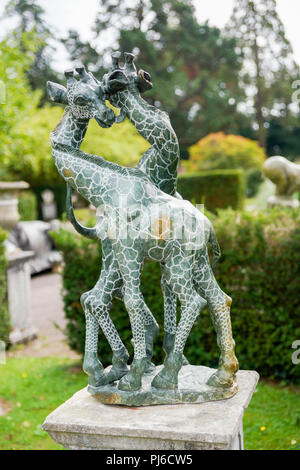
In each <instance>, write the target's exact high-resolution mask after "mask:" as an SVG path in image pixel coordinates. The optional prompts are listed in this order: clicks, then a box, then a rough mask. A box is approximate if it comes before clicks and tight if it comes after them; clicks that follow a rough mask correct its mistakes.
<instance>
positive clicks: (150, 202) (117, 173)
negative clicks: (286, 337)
mask: <svg viewBox="0 0 300 470" xmlns="http://www.w3.org/2000/svg"><path fill="white" fill-rule="evenodd" d="M124 57H125V62H124V66H123V67H121V66H120V63H119V62H120V54H119V53H115V54H113V56H112V64H113V65H112V70H111V71H110V72H109V73H108V74H106V75H104V77H103V79H102V81H101V82H99V81H98V80H97V79H95V77H94V76H93V75H92V74H91V73H88V72H87V71H86V70H85V68H84V67H83V66H80V67H77V68H76V72H77V74H78V78H76V76H74V71H73V70H69V71H66V72H65V76H66V80H67V87H66V88H65V87H63V86H62V85H59V84H56V83H53V82H48V84H47V87H48V93H49V96H50V99H51V100H52V101H54V102H58V103H63V104H65V105H67V106H66V108H65V112H64V114H63V117H62V119H61V121H60V122H59V124H58V125H57V127H56V128H55V130H53V132H52V133H51V143H52V154H53V158H54V162H55V165H56V167H57V169H58V171H59V173H60V174H61V176H62V177H63V178H64V179H65V181H66V183H67V214H68V217H69V219H70V221H71V222H72V224H73V226H74V227H75V229H76V230H77V231H78V232H79V233H81V234H82V235H84V236H86V237H90V238H95V239H98V240H100V241H101V244H102V269H101V274H100V277H99V280H98V281H97V283H96V285H95V287H94V288H93V289H92V290H90V291H89V292H86V293H84V294H83V295H82V297H81V303H82V306H83V309H84V312H85V316H86V343H85V355H84V364H83V368H84V370H85V372H86V373H87V374H88V376H89V387H90V389H92V390H97V389H99V387H102V386H105V385H107V384H111V383H113V382H115V381H119V382H118V389H119V390H122V391H134V392H135V391H138V390H140V388H141V385H142V377H143V374H144V373H147V372H149V371H151V370H153V364H152V363H151V358H152V350H153V344H154V340H155V338H156V336H157V334H158V324H157V322H156V320H155V318H154V317H153V315H152V313H151V311H150V310H149V308H148V306H147V305H146V303H145V301H144V298H143V295H142V293H141V287H140V278H141V272H142V268H143V263H144V261H145V260H147V259H150V260H152V261H155V262H159V263H160V265H161V270H162V280H161V286H162V292H163V296H164V350H165V352H166V359H165V361H164V366H163V368H162V369H161V371H160V372H159V373H158V374H157V375H156V376H155V377H154V379H153V381H152V386H153V387H156V388H157V389H164V390H168V389H169V390H171V389H173V390H174V389H176V388H177V387H178V374H179V371H180V369H181V367H182V366H183V365H184V364H185V363H187V361H186V359H185V357H184V354H183V352H184V346H185V343H186V340H187V338H188V335H189V333H190V331H191V328H192V326H193V324H194V322H195V320H196V318H197V317H198V315H199V313H200V311H201V310H202V309H203V308H204V307H205V306H206V305H208V308H209V311H210V314H211V318H212V322H213V324H214V327H215V330H216V333H217V341H218V345H219V348H220V351H221V355H220V360H219V367H218V370H217V371H216V372H215V373H214V374H213V375H212V376H211V377H210V378H209V380H208V384H209V385H211V386H214V387H231V386H232V384H233V380H234V377H235V374H236V372H237V370H238V362H237V359H236V356H235V352H234V346H235V344H234V340H233V338H232V330H231V322H230V305H231V299H230V297H229V296H227V295H226V294H225V293H224V292H223V291H222V290H221V289H220V287H219V285H218V284H217V282H216V279H215V276H214V272H213V271H214V267H215V264H216V262H217V259H218V258H219V256H220V250H219V245H218V243H217V240H216V238H215V234H214V230H213V227H212V226H211V223H210V222H209V220H208V219H207V218H206V217H205V216H204V214H202V213H201V212H200V211H198V210H197V209H196V208H195V207H194V206H193V205H192V204H191V203H190V202H188V201H185V200H183V199H182V197H181V196H180V195H179V194H178V193H177V192H176V184H177V170H178V163H179V155H180V154H179V145H178V140H177V137H176V134H175V132H174V130H173V128H172V126H171V123H170V120H169V117H168V115H167V114H166V113H164V112H162V111H160V110H159V109H157V108H156V107H154V106H151V105H150V104H148V103H147V102H146V101H145V100H144V99H143V98H142V97H141V94H142V93H143V92H145V91H147V90H148V89H150V88H151V87H152V83H151V77H150V75H149V74H148V73H147V72H145V71H143V70H140V71H139V72H137V69H136V67H135V64H134V55H133V54H130V53H125V54H124ZM106 100H108V101H109V102H110V103H111V104H112V105H113V106H114V107H117V108H119V109H120V114H119V116H118V117H117V118H116V117H115V114H114V112H113V110H112V109H111V108H109V107H108V106H107V105H106ZM125 117H127V118H128V119H129V120H130V121H131V122H132V123H133V124H134V126H135V127H136V129H137V130H138V132H139V133H140V135H141V136H143V137H144V138H145V139H146V140H147V141H148V142H149V143H150V148H149V149H148V150H147V151H146V153H145V154H144V155H143V157H142V159H141V160H140V162H139V164H138V165H137V167H136V168H126V167H121V166H119V165H117V164H114V163H111V162H108V161H106V160H104V159H103V158H101V157H99V156H95V155H91V154H87V153H85V152H83V151H81V150H80V145H81V143H82V141H83V139H84V136H85V133H86V130H87V127H88V123H89V120H90V119H95V120H96V121H97V123H98V124H99V125H100V126H101V127H110V126H112V125H113V124H114V123H115V122H117V123H118V122H121V121H122V120H123V119H124V118H125ZM74 189H75V190H76V191H78V192H79V193H80V194H81V195H82V196H83V197H84V198H85V199H87V200H88V201H89V202H90V203H91V204H93V205H94V206H95V207H97V208H101V213H102V215H101V217H99V219H98V222H97V224H96V226H95V227H94V228H86V227H83V226H82V225H81V224H79V222H78V221H77V220H76V218H75V215H74V212H73V207H72V192H73V190H74ZM208 243H210V244H211V247H212V251H213V255H214V256H213V266H212V267H211V265H210V260H209V257H208V251H207V245H208ZM113 298H120V299H122V300H123V301H124V303H125V306H126V309H127V311H128V314H129V317H130V324H131V328H132V336H133V345H134V359H133V361H132V363H131V366H130V369H129V368H128V365H127V363H128V360H129V354H128V351H127V349H126V347H125V345H124V344H123V342H122V340H121V338H120V336H119V334H118V332H117V329H116V327H115V325H114V324H113V322H112V320H111V318H110V315H109V314H110V309H111V303H112V300H113ZM177 299H179V301H180V306H181V311H180V320H179V322H178V324H177V320H176V302H177ZM99 327H101V329H102V331H103V333H104V335H105V336H106V338H107V340H108V342H109V344H110V347H111V349H112V353H113V355H112V367H111V368H110V370H109V372H106V371H105V370H104V368H103V366H102V364H101V362H100V361H99V359H98V356H97V350H98V334H99Z"/></svg>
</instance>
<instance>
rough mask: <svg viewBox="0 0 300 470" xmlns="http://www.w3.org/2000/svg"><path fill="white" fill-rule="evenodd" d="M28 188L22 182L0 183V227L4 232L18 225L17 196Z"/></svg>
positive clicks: (27, 185)
mask: <svg viewBox="0 0 300 470" xmlns="http://www.w3.org/2000/svg"><path fill="white" fill-rule="evenodd" d="M28 188H29V184H28V183H25V182H24V181H15V182H6V181H0V225H1V226H2V227H4V228H5V230H11V229H12V228H13V227H14V226H15V225H16V223H18V221H19V218H20V216H19V211H18V194H19V192H20V191H21V190H23V189H28Z"/></svg>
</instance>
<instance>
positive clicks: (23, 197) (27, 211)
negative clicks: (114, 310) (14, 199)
mask: <svg viewBox="0 0 300 470" xmlns="http://www.w3.org/2000/svg"><path fill="white" fill-rule="evenodd" d="M19 214H20V220H22V221H23V220H24V221H27V220H36V219H37V215H38V214H37V199H36V196H35V194H34V192H32V191H23V192H22V193H21V194H20V196H19Z"/></svg>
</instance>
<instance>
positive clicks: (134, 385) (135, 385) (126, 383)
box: [118, 372, 142, 392]
mask: <svg viewBox="0 0 300 470" xmlns="http://www.w3.org/2000/svg"><path fill="white" fill-rule="evenodd" d="M141 386H142V381H141V380H139V379H138V378H137V377H135V376H134V375H133V374H131V373H130V372H128V374H126V375H124V377H122V379H121V380H120V382H119V385H118V389H119V390H122V391H124V392H137V391H138V390H139V389H140V388H141Z"/></svg>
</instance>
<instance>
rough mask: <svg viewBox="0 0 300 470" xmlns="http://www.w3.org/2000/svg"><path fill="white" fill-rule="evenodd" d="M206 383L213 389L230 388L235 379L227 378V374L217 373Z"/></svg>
mask: <svg viewBox="0 0 300 470" xmlns="http://www.w3.org/2000/svg"><path fill="white" fill-rule="evenodd" d="M206 383H207V385H210V386H211V387H218V388H230V387H232V385H233V377H232V376H230V377H228V376H225V374H222V373H220V372H219V371H217V372H215V373H214V374H212V375H211V376H210V377H209V379H208V380H207V382H206Z"/></svg>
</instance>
